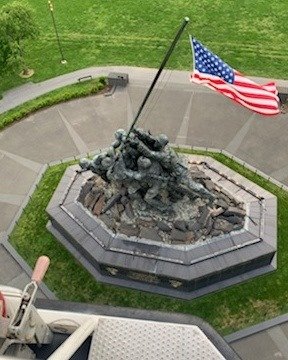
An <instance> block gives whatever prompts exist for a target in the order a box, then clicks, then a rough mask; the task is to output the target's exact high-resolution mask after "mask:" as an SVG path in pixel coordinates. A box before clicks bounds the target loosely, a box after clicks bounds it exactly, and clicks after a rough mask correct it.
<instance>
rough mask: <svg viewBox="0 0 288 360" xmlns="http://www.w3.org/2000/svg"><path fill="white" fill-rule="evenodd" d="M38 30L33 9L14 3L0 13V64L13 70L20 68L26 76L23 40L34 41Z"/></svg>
mask: <svg viewBox="0 0 288 360" xmlns="http://www.w3.org/2000/svg"><path fill="white" fill-rule="evenodd" d="M38 33H39V30H38V26H37V23H36V20H35V17H34V11H33V9H32V8H31V7H30V6H29V5H28V4H26V3H23V2H19V1H14V2H12V3H8V4H7V5H5V6H3V7H2V8H1V12H0V62H1V61H2V62H3V64H4V65H6V66H10V67H12V68H15V67H16V66H17V67H18V66H20V67H21V70H22V73H23V74H28V71H29V69H28V67H27V65H26V62H25V56H24V55H25V53H24V44H25V40H28V39H35V38H36V37H37V36H38Z"/></svg>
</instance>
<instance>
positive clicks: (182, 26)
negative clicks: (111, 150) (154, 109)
mask: <svg viewBox="0 0 288 360" xmlns="http://www.w3.org/2000/svg"><path fill="white" fill-rule="evenodd" d="M189 21H190V20H189V18H188V17H185V18H184V20H183V22H182V24H181V26H180V28H179V30H178V32H177V34H176V36H175V38H174V40H173V42H172V43H171V45H170V48H169V49H168V51H167V53H166V55H165V57H164V59H163V61H162V63H161V65H160V67H159V70H158V71H157V74H156V75H155V78H154V80H153V82H152V84H151V85H150V88H149V89H148V91H147V93H146V95H145V97H144V99H143V101H142V104H141V105H140V107H139V109H138V112H137V114H136V116H135V118H134V120H133V122H132V124H131V126H130V129H129V130H128V133H127V136H126V139H128V137H129V135H130V133H131V131H132V130H133V129H134V126H135V124H136V122H137V120H138V118H139V116H140V114H141V112H142V110H143V108H144V106H145V104H146V102H147V100H148V98H149V96H150V94H151V92H152V90H153V88H154V86H155V84H156V82H157V80H158V78H159V76H160V75H161V73H162V70H163V69H164V67H165V65H166V63H167V61H168V59H169V57H170V55H171V54H172V51H173V50H174V48H175V45H176V44H177V41H178V40H179V38H180V36H181V34H182V32H183V31H184V29H185V27H186V25H187V24H188V22H189Z"/></svg>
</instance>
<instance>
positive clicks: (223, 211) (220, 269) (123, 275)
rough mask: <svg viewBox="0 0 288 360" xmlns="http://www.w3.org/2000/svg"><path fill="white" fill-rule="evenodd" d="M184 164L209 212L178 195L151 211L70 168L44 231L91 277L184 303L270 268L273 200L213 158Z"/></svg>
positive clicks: (120, 190)
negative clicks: (206, 191)
mask: <svg viewBox="0 0 288 360" xmlns="http://www.w3.org/2000/svg"><path fill="white" fill-rule="evenodd" d="M186 163H187V164H189V166H188V169H189V173H190V174H191V177H192V178H193V179H195V178H197V176H198V180H199V179H200V178H201V182H202V183H203V184H205V188H206V189H209V191H211V193H212V194H213V196H214V200H213V206H211V202H209V200H207V199H205V198H204V199H195V201H191V199H190V198H189V197H185V196H184V197H183V199H181V201H180V202H176V203H175V204H172V205H171V206H169V207H168V208H167V209H164V211H162V210H161V211H159V210H155V208H153V207H152V206H150V205H149V204H147V203H144V204H143V201H140V200H139V199H137V197H136V198H135V199H133V197H132V198H130V197H129V196H127V189H125V186H124V187H123V186H122V185H121V188H117V189H113V187H111V186H110V187H109V186H108V185H107V183H105V181H104V180H103V179H101V178H100V177H99V176H97V175H95V174H93V173H92V172H90V171H87V172H83V173H78V172H77V170H79V166H72V167H70V168H68V169H67V171H66V173H65V174H64V176H63V178H62V180H61V182H60V184H59V186H58V188H57V189H56V191H55V193H54V195H53V198H52V199H51V201H50V203H49V206H48V208H47V212H48V214H49V218H50V222H49V224H48V228H49V230H50V231H51V232H52V233H53V234H54V235H55V236H56V237H57V239H58V240H59V241H60V242H61V243H62V244H63V245H64V246H65V247H66V248H67V249H68V250H69V251H70V252H71V253H72V254H73V255H74V256H75V257H76V258H77V260H78V261H80V262H81V263H82V264H83V265H84V266H85V267H86V268H87V270H88V271H89V272H90V273H91V274H92V275H93V276H94V277H95V279H97V280H99V281H102V282H106V283H109V284H114V285H120V286H125V287H130V288H134V289H138V290H144V291H149V292H153V293H158V294H164V295H168V296H174V297H178V298H183V299H191V298H195V297H197V296H201V295H204V294H207V293H209V292H213V291H217V290H219V289H222V288H224V287H226V286H230V285H232V284H236V283H239V282H242V281H244V280H247V279H249V278H252V277H255V276H258V275H262V274H265V273H267V272H270V271H273V270H275V269H276V242H277V199H276V197H275V196H274V195H272V194H271V193H269V192H267V191H265V190H264V189H262V188H260V187H259V186H257V185H255V184H254V183H252V182H250V181H248V180H247V179H246V178H244V177H242V176H240V175H239V174H238V173H236V172H234V171H232V170H231V169H229V168H227V167H225V166H224V165H222V164H220V163H219V162H217V161H215V160H213V159H212V158H209V157H204V156H196V155H193V156H192V155H189V156H187V158H186ZM107 186H108V190H107ZM216 195H217V196H216ZM139 201H140V202H139Z"/></svg>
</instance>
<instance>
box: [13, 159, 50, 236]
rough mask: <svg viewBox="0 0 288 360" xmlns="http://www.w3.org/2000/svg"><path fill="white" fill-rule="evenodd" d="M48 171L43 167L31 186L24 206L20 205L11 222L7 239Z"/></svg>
mask: <svg viewBox="0 0 288 360" xmlns="http://www.w3.org/2000/svg"><path fill="white" fill-rule="evenodd" d="M46 169H47V165H42V168H41V170H40V171H39V173H38V175H37V177H36V179H35V180H34V183H33V184H32V185H31V187H30V189H29V191H28V193H27V195H26V196H25V198H24V200H23V202H22V204H21V205H20V207H19V209H18V211H17V213H16V215H15V216H14V218H13V220H12V221H11V224H10V226H9V228H8V230H7V237H6V238H8V237H9V235H10V233H11V232H12V230H13V228H14V226H15V224H16V222H17V221H18V220H19V218H20V216H21V214H22V211H23V209H24V208H25V206H26V205H27V204H28V202H29V200H30V197H31V195H32V194H33V192H34V191H35V189H36V187H37V185H38V183H39V181H40V180H41V179H42V176H43V174H44V172H45V171H46Z"/></svg>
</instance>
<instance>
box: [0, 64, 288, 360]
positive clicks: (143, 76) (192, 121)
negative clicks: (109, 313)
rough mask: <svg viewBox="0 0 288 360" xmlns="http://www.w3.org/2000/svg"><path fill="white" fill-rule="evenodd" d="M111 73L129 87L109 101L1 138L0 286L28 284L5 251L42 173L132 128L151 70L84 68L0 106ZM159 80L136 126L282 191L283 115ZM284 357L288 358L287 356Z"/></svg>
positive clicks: (62, 108)
mask: <svg viewBox="0 0 288 360" xmlns="http://www.w3.org/2000/svg"><path fill="white" fill-rule="evenodd" d="M111 71H116V72H125V73H128V74H129V79H130V82H129V85H128V86H127V87H126V88H118V89H117V90H116V92H115V93H114V94H113V95H112V96H110V97H105V96H103V95H100V96H92V97H88V98H85V99H79V100H75V101H71V102H67V103H63V104H60V105H57V106H54V107H51V108H49V109H45V110H43V111H39V112H37V113H36V114H33V115H31V116H29V117H27V118H26V119H24V120H22V121H21V122H18V123H16V124H14V125H13V126H11V127H9V128H7V129H5V130H3V131H2V132H1V133H0V169H1V170H0V209H1V210H0V215H1V216H0V283H2V284H6V285H11V286H16V287H20V288H23V287H24V285H25V283H26V281H28V278H29V277H28V275H29V274H30V271H31V270H30V268H29V267H28V266H27V265H26V264H25V262H24V261H23V260H22V259H21V258H20V257H19V255H18V254H17V253H16V252H15V251H13V249H11V246H10V245H9V242H8V241H7V235H8V233H9V232H10V230H11V228H12V227H13V224H14V222H15V219H17V217H18V216H19V215H20V213H21V209H22V207H23V204H25V203H26V202H27V200H28V197H29V194H31V193H32V192H33V189H34V186H35V183H36V182H37V179H38V178H39V176H40V175H41V173H42V171H43V170H44V168H43V166H45V164H47V163H50V162H53V161H57V160H60V159H65V158H67V157H74V156H78V155H79V154H86V153H87V152H93V151H95V150H97V149H101V148H104V147H106V146H107V145H109V144H110V143H111V141H113V133H114V131H115V130H116V129H118V128H124V129H126V128H127V127H128V126H129V124H130V123H131V120H132V119H133V116H134V114H135V112H136V111H137V109H138V106H139V104H140V103H141V101H142V99H143V97H144V94H145V92H146V90H147V88H148V86H149V85H150V83H151V80H152V79H153V77H154V75H155V70H153V69H138V68H129V67H107V68H89V69H84V70H79V71H76V72H74V73H71V74H67V75H63V76H60V77H58V78H55V79H51V80H48V81H45V82H43V83H39V84H27V85H25V86H21V87H19V88H16V89H13V90H10V91H8V92H7V93H5V94H4V97H3V99H2V100H0V112H4V111H6V110H8V109H10V108H13V107H15V106H17V105H19V104H21V103H23V102H25V101H27V100H29V99H32V98H34V97H36V96H39V95H41V94H43V93H46V92H48V91H51V90H53V89H55V88H59V87H61V86H64V85H67V84H71V83H74V82H77V80H78V78H79V77H82V76H87V75H92V76H93V77H95V76H99V75H107V74H108V73H109V72H111ZM161 80H162V81H161ZM161 80H160V82H159V85H158V87H157V88H156V89H155V91H154V93H153V95H152V97H151V99H150V100H149V102H148V104H147V107H146V108H145V110H144V112H143V116H141V119H140V121H139V126H141V127H143V128H146V129H150V130H151V131H152V132H154V133H161V132H165V133H166V134H167V135H168V136H169V138H170V141H171V142H172V143H176V144H179V145H189V146H199V147H208V148H218V149H223V150H226V151H228V152H230V153H231V154H233V155H235V156H237V157H238V158H240V159H241V160H243V161H244V162H246V163H248V164H250V165H252V166H254V167H255V168H257V169H258V170H260V171H262V172H263V173H265V174H267V175H268V176H271V177H273V178H275V179H276V180H278V181H279V182H280V183H282V184H284V185H288V151H287V150H288V145H287V138H288V114H281V115H278V116H274V117H271V118H268V117H263V116H260V115H257V114H253V113H251V112H250V111H249V110H246V109H245V108H242V107H241V106H239V105H237V104H234V103H233V102H231V101H230V100H229V99H226V98H225V97H223V96H221V95H219V94H217V93H214V92H212V91H210V90H209V89H206V88H205V87H203V86H198V85H194V84H190V82H189V73H188V72H181V71H166V72H165V73H164V74H163V76H162V79H161ZM257 81H259V82H261V81H263V82H265V81H267V80H266V79H257ZM277 84H278V85H279V86H280V87H281V90H282V91H283V90H285V91H286V89H287V88H288V83H286V82H284V81H277ZM42 290H43V293H42V294H41V296H48V297H53V294H52V293H51V292H49V290H48V289H47V288H45V287H44V288H43V289H42ZM247 356H248V355H247ZM283 356H284V355H283ZM285 356H287V358H288V350H287V353H286V354H285ZM243 358H244V357H243ZM254 358H255V359H260V357H254ZM254 358H253V359H254ZM271 358H273V357H271ZM282 358H285V357H282ZM246 359H250V358H249V357H246ZM251 359H252V358H251ZM261 359H264V358H263V357H262V358H261Z"/></svg>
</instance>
